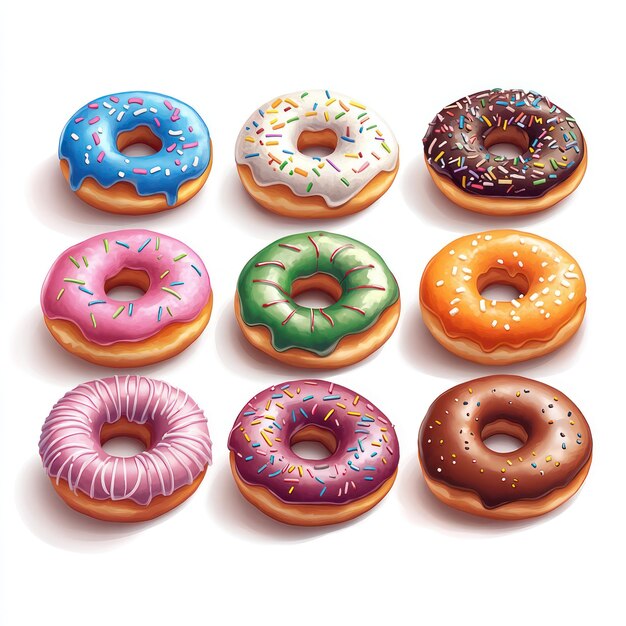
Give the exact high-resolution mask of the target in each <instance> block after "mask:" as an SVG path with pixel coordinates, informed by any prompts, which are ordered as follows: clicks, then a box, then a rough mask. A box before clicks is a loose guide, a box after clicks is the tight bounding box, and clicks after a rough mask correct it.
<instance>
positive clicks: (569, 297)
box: [567, 291, 574, 300]
mask: <svg viewBox="0 0 626 626" xmlns="http://www.w3.org/2000/svg"><path fill="white" fill-rule="evenodd" d="M567 299H568V300H573V299H574V292H573V291H570V293H569V296H567Z"/></svg>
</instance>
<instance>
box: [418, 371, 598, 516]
mask: <svg viewBox="0 0 626 626" xmlns="http://www.w3.org/2000/svg"><path fill="white" fill-rule="evenodd" d="M503 432H505V433H509V434H514V435H515V436H518V437H519V438H520V439H521V440H522V441H524V443H523V445H522V447H521V448H519V449H518V450H515V451H513V452H504V453H501V452H495V451H493V450H490V449H489V448H487V446H486V445H485V444H484V443H483V439H486V438H487V437H490V436H491V435H494V434H498V433H503ZM418 447H419V457H420V462H421V464H422V468H423V470H424V472H425V473H426V475H427V476H428V478H430V479H431V480H433V481H437V482H441V483H444V484H445V485H448V486H449V487H452V488H455V489H463V490H467V491H471V492H474V493H475V494H476V495H477V496H478V497H479V498H480V500H481V501H482V503H483V505H484V506H485V508H488V509H493V508H496V507H498V506H501V505H503V504H506V503H508V502H513V501H517V500H534V499H538V498H541V497H543V496H545V495H547V494H549V493H550V492H552V491H553V490H555V489H559V488H561V487H565V486H566V485H567V484H568V483H569V482H570V481H571V480H573V479H574V477H575V476H576V475H577V474H578V473H579V472H580V470H581V469H582V468H583V467H584V465H585V464H586V463H587V461H589V459H590V458H591V450H592V440H591V431H590V430H589V425H588V424H587V421H586V420H585V418H584V416H583V414H582V413H581V412H580V410H579V409H578V407H577V406H576V405H575V404H574V403H573V402H572V401H571V400H570V399H569V398H568V397H567V396H565V395H564V394H563V393H561V392H560V391H558V390H557V389H554V388H553V387H550V386H548V385H545V384H543V383H540V382H538V381H536V380H531V379H529V378H523V377H521V376H509V375H499V376H486V377H484V378H477V379H475V380H470V381H467V382H465V383H462V384H460V385H457V386H456V387H452V388H451V389H449V390H448V391H446V392H444V393H443V394H441V395H440V396H439V397H438V398H437V399H436V400H435V401H434V402H433V403H432V405H431V406H430V408H429V409H428V412H427V413H426V417H425V418H424V420H423V422H422V425H421V427H420V433H419V440H418Z"/></svg>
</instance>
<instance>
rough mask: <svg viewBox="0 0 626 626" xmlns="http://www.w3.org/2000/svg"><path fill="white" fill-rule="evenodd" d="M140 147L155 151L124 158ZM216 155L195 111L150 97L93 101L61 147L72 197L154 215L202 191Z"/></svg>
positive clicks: (70, 125)
mask: <svg viewBox="0 0 626 626" xmlns="http://www.w3.org/2000/svg"><path fill="white" fill-rule="evenodd" d="M137 143H144V144H147V145H148V146H150V147H151V148H152V149H153V150H155V153H154V154H152V155H147V156H129V155H126V154H125V153H124V151H125V150H126V148H127V147H128V146H130V145H133V144H137ZM212 156H213V150H212V147H211V139H210V137H209V130H208V128H207V127H206V124H205V123H204V121H203V120H202V118H201V117H200V116H199V115H198V114H197V113H196V111H194V110H193V109H192V108H191V107H190V106H189V105H188V104H185V103H184V102H181V101H180V100H176V99H175V98H172V97H170V96H164V95H162V94H159V93H152V92H149V91H126V92H124V93H118V94H111V95H108V96H102V97H101V98H96V99H95V100H92V101H91V102H89V104H86V105H85V106H83V107H81V108H80V109H79V110H78V111H76V113H75V114H74V115H73V116H72V117H71V118H70V119H69V121H68V122H67V124H66V125H65V128H64V129H63V132H62V133H61V139H60V141H59V159H60V162H61V171H62V172H63V176H65V179H66V180H67V181H68V182H69V184H70V187H71V189H72V191H74V192H75V193H76V195H77V196H78V197H79V198H81V200H83V201H85V202H87V203H88V204H90V205H91V206H94V207H96V208H97V209H102V210H103V211H109V212H111V213H124V214H145V213H155V212H157V211H164V210H165V209H173V208H174V207H176V206H178V205H179V204H182V203H183V202H187V200H189V199H190V198H191V197H193V196H194V195H195V194H196V193H198V191H200V188H201V187H202V185H204V183H205V181H206V179H207V177H208V175H209V172H210V171H211V161H212Z"/></svg>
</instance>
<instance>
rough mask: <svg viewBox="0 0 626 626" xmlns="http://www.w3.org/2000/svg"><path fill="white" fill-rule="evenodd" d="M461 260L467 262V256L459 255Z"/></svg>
mask: <svg viewBox="0 0 626 626" xmlns="http://www.w3.org/2000/svg"><path fill="white" fill-rule="evenodd" d="M459 259H461V261H467V256H466V255H465V254H459Z"/></svg>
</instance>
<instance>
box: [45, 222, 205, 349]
mask: <svg viewBox="0 0 626 626" xmlns="http://www.w3.org/2000/svg"><path fill="white" fill-rule="evenodd" d="M122 270H136V271H140V272H145V274H147V278H148V279H149V285H148V287H147V291H146V293H145V294H144V295H143V296H141V297H139V298H138V299H136V300H133V301H122V300H114V299H112V298H110V297H109V296H108V295H107V293H106V290H105V284H106V283H107V280H109V279H111V278H113V277H115V276H116V275H117V274H118V273H119V272H120V271H122ZM123 284H127V283H126V281H123ZM210 295H211V282H210V280H209V274H208V272H207V270H206V268H205V267H204V264H203V263H202V260H201V259H200V257H198V255H197V254H196V253H195V252H194V251H193V250H191V249H190V248H189V247H187V246H186V245H184V244H183V243H181V242H180V241H178V240H177V239H174V238H172V237H167V236H165V235H162V234H160V233H156V232H153V231H149V230H144V229H132V230H118V231H113V232H108V233H103V234H102V235H97V236H96V237H92V238H90V239H87V240H86V241H83V242H81V243H79V244H77V245H75V246H72V247H71V248H69V249H68V250H66V251H65V252H63V254H61V255H60V256H59V257H58V259H57V260H56V261H55V262H54V264H53V266H52V268H51V269H50V271H49V272H48V275H47V276H46V279H45V281H44V284H43V287H42V291H41V307H42V310H43V313H44V315H45V316H46V317H47V318H48V319H53V320H54V319H62V320H67V321H70V322H73V323H74V324H75V325H76V326H77V327H78V328H79V329H80V331H81V332H82V334H83V335H84V336H85V338H86V339H87V340H89V341H91V342H94V343H97V344H100V345H111V344H113V343H116V342H118V341H140V340H142V339H146V338H148V337H152V336H153V335H155V334H156V333H158V332H159V331H160V330H161V329H163V328H165V327H166V326H168V325H170V324H173V323H176V322H189V321H191V320H193V319H195V318H196V317H197V316H198V315H199V314H200V312H201V311H202V309H203V307H204V306H205V305H206V304H207V302H208V300H209V297H210Z"/></svg>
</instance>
